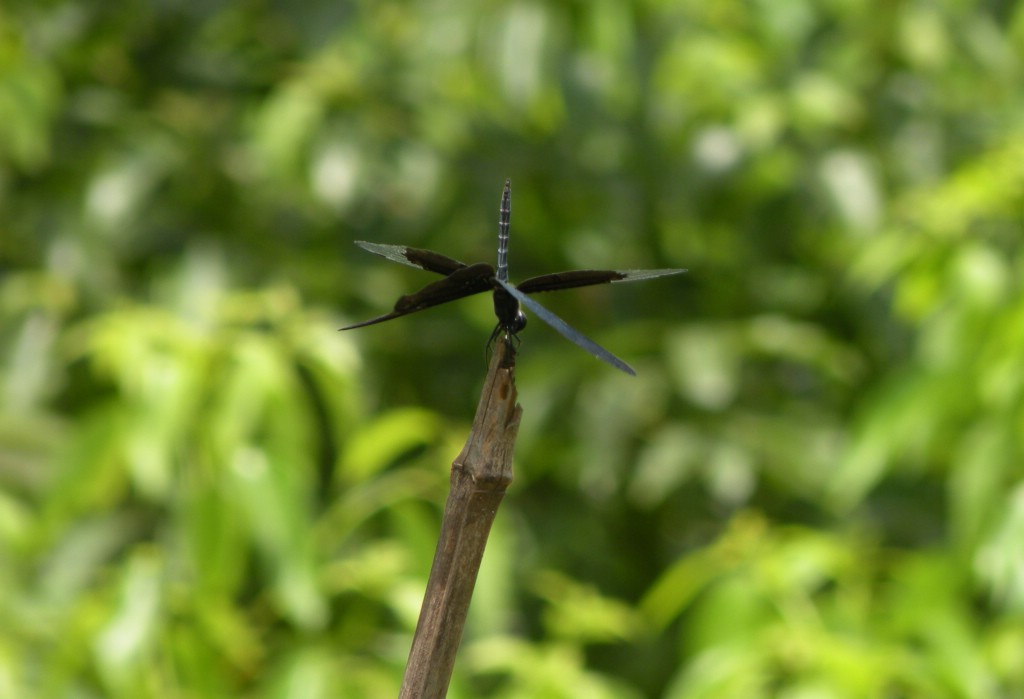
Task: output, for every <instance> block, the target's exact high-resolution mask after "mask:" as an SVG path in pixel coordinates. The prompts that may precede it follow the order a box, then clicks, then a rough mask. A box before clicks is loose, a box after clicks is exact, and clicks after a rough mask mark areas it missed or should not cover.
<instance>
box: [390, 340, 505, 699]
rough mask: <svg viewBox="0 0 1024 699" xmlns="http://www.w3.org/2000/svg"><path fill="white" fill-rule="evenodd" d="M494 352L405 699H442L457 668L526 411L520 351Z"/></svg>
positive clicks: (450, 505) (449, 508) (444, 529)
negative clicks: (519, 386) (521, 402)
mask: <svg viewBox="0 0 1024 699" xmlns="http://www.w3.org/2000/svg"><path fill="white" fill-rule="evenodd" d="M495 344H496V348H495V352H494V357H492V359H491V364H490V367H489V369H488V372H487V380H486V382H485V383H484V390H483V393H482V395H481V396H480V404H479V405H478V406H477V410H476V417H475V418H474V419H473V429H472V431H471V432H470V434H469V439H468V440H467V441H466V446H464V447H463V448H462V453H460V454H459V455H458V457H456V459H455V461H453V462H452V473H451V490H450V491H449V493H448V501H447V502H446V503H445V506H444V519H443V520H442V522H441V534H440V537H439V539H438V542H437V551H436V552H435V553H434V562H433V564H432V565H431V568H430V579H429V580H428V581H427V591H426V594H425V595H424V599H423V606H422V607H421V608H420V618H419V621H418V622H417V623H416V633H415V635H414V636H413V639H412V649H411V650H410V651H409V663H408V664H407V665H406V667H405V677H404V678H403V680H402V689H401V692H400V693H399V695H398V696H399V699H442V698H443V697H444V696H445V694H447V692H448V683H449V681H450V680H451V676H452V667H453V666H454V665H455V654H456V652H457V651H458V649H459V642H460V641H461V640H462V628H463V626H464V625H465V623H466V614H467V612H468V611H469V600H470V598H471V597H472V596H473V586H474V585H475V584H476V574H477V571H478V570H479V569H480V559H481V558H483V555H484V547H485V546H486V545H487V535H488V534H489V533H490V530H491V523H492V522H493V521H494V516H495V515H496V514H497V512H498V505H500V504H501V500H502V498H503V497H504V496H505V488H506V487H507V486H508V484H509V483H511V482H512V451H513V448H514V447H515V439H516V434H517V433H518V432H519V417H520V415H521V414H522V409H521V408H520V407H519V406H518V405H517V404H516V395H517V394H516V385H515V348H513V347H512V346H511V345H510V344H509V342H508V341H507V340H506V339H504V338H503V339H500V340H499V341H498V342H497V343H495Z"/></svg>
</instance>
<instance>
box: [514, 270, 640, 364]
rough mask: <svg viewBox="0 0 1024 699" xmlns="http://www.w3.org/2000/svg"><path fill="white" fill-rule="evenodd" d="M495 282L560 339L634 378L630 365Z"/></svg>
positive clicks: (528, 299)
mask: <svg viewBox="0 0 1024 699" xmlns="http://www.w3.org/2000/svg"><path fill="white" fill-rule="evenodd" d="M495 281H496V282H497V283H498V284H500V285H501V287H502V288H503V289H504V290H505V291H507V292H508V293H510V294H512V296H514V297H515V298H516V299H517V300H518V301H519V302H520V303H522V304H523V305H524V306H526V307H527V308H528V309H530V310H531V311H532V312H533V313H535V314H536V315H537V317H538V318H540V319H541V320H543V321H544V322H545V323H547V324H548V325H550V326H551V327H552V328H554V329H555V330H557V331H558V332H559V334H560V335H561V336H562V337H564V338H565V339H567V340H569V341H570V342H572V343H574V344H576V345H578V346H579V347H582V348H583V349H585V350H586V351H587V352H590V354H592V355H594V356H595V357H597V358H598V359H600V360H601V361H604V362H608V363H609V364H611V365H612V366H613V367H615V368H616V369H619V370H620V371H624V372H626V373H627V374H629V375H630V376H636V372H635V371H634V370H633V367H631V366H630V365H628V364H626V363H625V362H624V361H622V360H621V359H619V358H618V357H616V356H615V355H614V354H612V353H611V352H609V351H608V350H606V349H605V348H604V347H602V346H601V345H599V344H597V343H596V342H594V341H593V340H591V339H590V338H589V337H587V336H586V335H584V334H583V333H581V332H580V331H578V330H576V329H574V328H573V327H571V326H570V325H569V324H568V323H566V322H565V321H564V320H562V319H561V318H559V317H558V316H556V315H555V314H554V313H552V312H551V311H549V310H548V309H546V308H544V306H541V305H540V304H539V303H537V302H536V301H534V300H533V299H531V298H530V297H529V296H527V295H526V294H524V293H523V292H522V291H520V290H519V289H517V288H516V287H514V286H512V285H511V284H509V283H508V282H505V281H501V280H499V279H496V280H495ZM559 288H561V287H559Z"/></svg>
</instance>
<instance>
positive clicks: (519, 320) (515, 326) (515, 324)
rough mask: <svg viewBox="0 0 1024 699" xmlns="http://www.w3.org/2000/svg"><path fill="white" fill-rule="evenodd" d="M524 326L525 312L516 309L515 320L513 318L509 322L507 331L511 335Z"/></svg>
mask: <svg viewBox="0 0 1024 699" xmlns="http://www.w3.org/2000/svg"><path fill="white" fill-rule="evenodd" d="M525 327H526V314H525V313H523V312H522V311H516V317H515V320H513V321H512V322H511V323H509V328H508V331H509V332H510V333H512V334H513V335H515V334H516V333H518V332H520V331H522V329H523V328H525Z"/></svg>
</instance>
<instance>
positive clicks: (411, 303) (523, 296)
mask: <svg viewBox="0 0 1024 699" xmlns="http://www.w3.org/2000/svg"><path fill="white" fill-rule="evenodd" d="M511 218H512V184H511V181H510V180H505V189H504V191H503V192H502V194H501V208H500V213H499V216H498V268H497V270H495V268H494V267H492V266H491V265H489V264H487V263H485V262H478V263H477V264H474V265H467V264H464V263H462V262H459V261H458V260H453V259H452V258H450V257H446V256H445V255H442V254H441V253H439V252H434V251H432V250H422V249H420V248H410V247H406V246H405V245H384V244H381V243H368V242H366V241H363V240H357V241H356V245H358V246H359V247H361V248H363V249H364V250H368V251H370V252H372V253H374V254H375V255H380V256H381V257H386V258H387V259H389V260H392V261H394V262H400V263H402V264H404V265H409V266H410V267H416V268H419V269H425V270H426V271H428V272H435V273H437V274H441V275H444V279H441V280H438V281H436V282H433V283H432V284H427V285H426V286H425V287H423V288H422V289H420V290H419V291H417V292H415V293H412V294H408V295H407V296H402V297H401V298H400V299H398V302H397V303H395V309H394V310H393V311H391V312H390V313H386V314H384V315H382V316H378V317H377V318H372V319H370V320H364V321H363V322H362V323H356V324H354V325H347V326H345V327H344V328H341V330H351V329H353V328H361V327H363V326H364V325H373V324H375V323H383V322H384V321H385V320H391V319H392V318H398V317H401V316H404V315H408V314H410V313H415V312H416V311H422V310H424V309H426V308H431V307H432V306H437V305H440V304H442V303H447V302H449V301H454V300H456V299H461V298H463V297H465V296H472V295H473V294H479V293H481V292H483V291H493V292H494V314H495V315H496V316H497V317H498V325H497V326H496V327H495V328H494V332H493V333H491V338H490V340H489V341H488V344H490V342H493V341H494V339H495V338H496V337H498V335H499V334H500V333H502V332H504V333H505V334H506V336H507V337H513V338H514V337H517V335H518V333H519V331H521V330H522V329H523V328H525V327H526V314H525V313H523V311H522V308H520V304H522V305H523V306H526V307H527V308H528V309H530V310H531V311H533V312H534V313H536V314H537V317H539V318H540V319H541V320H543V321H544V322H545V323H547V324H548V325H550V326H551V327H552V328H554V329H555V330H557V331H558V332H559V333H561V334H562V336H563V337H565V338H566V339H567V340H569V341H571V342H574V343H576V344H577V345H579V346H580V347H582V348H583V349H585V350H586V351H587V352H590V353H591V354H592V355H594V356H595V357H597V358H598V359H600V360H603V361H605V362H608V363H609V364H611V365H612V366H613V367H615V368H616V369H620V370H622V371H624V372H626V373H627V374H630V375H633V376H635V375H636V372H635V371H634V370H633V367H631V366H629V365H628V364H626V363H625V362H624V361H622V360H621V359H619V358H618V357H616V356H615V355H614V354H612V353H611V352H609V351H608V350H606V349H605V348H604V347H601V345H599V344H597V343H596V342H594V341H593V340H591V339H590V338H588V337H587V336H585V335H583V334H582V333H581V332H579V331H578V330H575V329H573V328H571V327H570V326H569V324H568V323H566V322H565V321H564V320H562V319H561V318H559V317H558V316H556V315H555V314H554V313H552V312H551V311H549V310H548V309H546V308H544V306H541V305H540V304H539V303H537V302H536V301H534V300H533V299H531V298H530V297H529V296H527V294H532V293H534V292H537V291H555V290H557V289H571V288H573V287H577V286H592V285H594V284H609V283H611V284H615V283H617V282H633V281H640V280H642V279H653V278H655V277H664V276H667V275H670V274H681V273H683V272H685V271H686V270H685V269H630V270H622V271H616V270H608V269H578V270H572V271H569V272H555V273H554V274H542V275H540V276H539V277H531V278H530V279H527V280H526V281H524V282H522V283H520V284H517V285H515V286H513V285H512V284H510V283H509V281H508V230H509V223H510V221H511Z"/></svg>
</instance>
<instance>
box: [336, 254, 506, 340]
mask: <svg viewBox="0 0 1024 699" xmlns="http://www.w3.org/2000/svg"><path fill="white" fill-rule="evenodd" d="M493 279H494V267H491V266H490V265H489V264H486V263H483V262H481V263H479V264H475V265H470V266H469V267H462V268H460V269H457V270H455V271H454V272H452V273H451V274H449V275H448V276H447V277H445V278H444V279H439V280H437V281H436V282H432V283H430V284H427V285H426V286H425V287H423V288H422V289H420V290H419V291H416V292H414V293H411V294H407V295H406V296H402V297H401V298H399V299H398V301H397V302H396V303H395V309H394V310H393V311H392V312H391V313H387V314H385V315H382V316H378V317H377V318H372V319H371V320H365V321H363V322H362V323H356V324H355V325H346V326H345V327H344V328H339V330H351V329H353V328H361V327H363V326H364V325H373V324H375V323H383V322H384V321H385V320H391V319H392V318H398V317H400V316H404V315H408V314H410V313H415V312H416V311H422V310H425V309H427V308H433V307H434V306H439V305H441V304H442V303H448V302H449V301H455V300H456V299H461V298H465V297H466V296H472V295H473V294H479V293H480V292H481V291H490V290H491V289H492V288H494V287H493V284H492V282H491V280H493Z"/></svg>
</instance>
